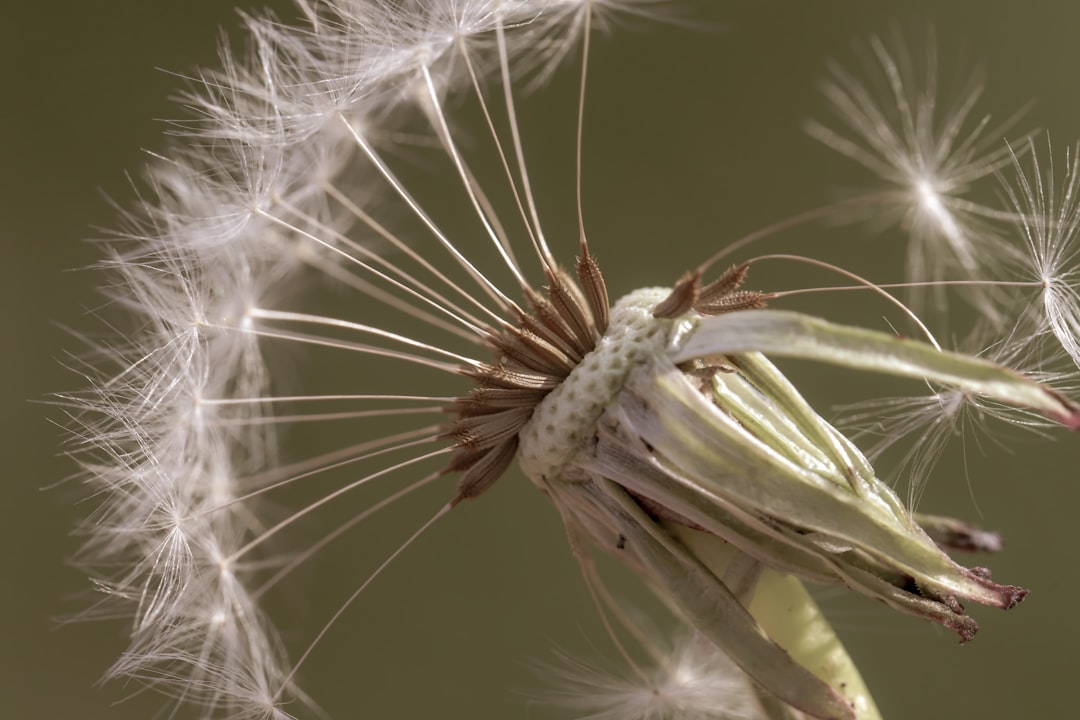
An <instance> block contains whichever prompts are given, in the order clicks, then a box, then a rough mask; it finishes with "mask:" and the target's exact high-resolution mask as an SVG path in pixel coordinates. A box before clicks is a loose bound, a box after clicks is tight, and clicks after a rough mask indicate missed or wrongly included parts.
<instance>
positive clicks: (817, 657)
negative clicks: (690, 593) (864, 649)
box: [667, 524, 882, 720]
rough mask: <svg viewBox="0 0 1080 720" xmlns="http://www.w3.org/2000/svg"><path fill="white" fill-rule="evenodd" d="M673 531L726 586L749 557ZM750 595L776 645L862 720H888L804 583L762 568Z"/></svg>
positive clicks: (752, 612) (687, 532) (714, 542)
mask: <svg viewBox="0 0 1080 720" xmlns="http://www.w3.org/2000/svg"><path fill="white" fill-rule="evenodd" d="M667 529H668V530H669V531H671V532H672V534H673V535H675V536H676V537H678V539H679V540H680V541H681V542H683V543H684V544H685V545H686V546H687V547H688V548H690V550H691V552H693V554H694V555H695V556H696V557H697V558H698V560H700V561H701V562H702V563H704V564H705V566H706V567H708V568H709V569H710V570H711V571H712V572H713V573H714V574H715V575H716V576H717V577H718V578H723V579H724V581H725V582H727V581H728V580H729V578H728V577H726V576H729V575H730V573H731V571H732V570H733V569H735V568H736V567H737V566H739V565H741V563H739V562H736V560H739V559H741V558H742V557H744V556H743V553H741V552H740V551H739V550H737V549H736V548H734V547H733V546H731V545H729V544H727V543H725V542H722V541H720V540H718V539H717V538H715V537H713V536H711V535H708V534H706V533H701V532H697V531H695V530H691V529H689V528H686V527H685V526H679V525H673V524H669V525H667ZM750 593H751V595H752V597H751V598H750V602H749V604H748V605H747V606H746V607H747V610H748V611H749V612H750V615H751V616H753V618H754V619H755V620H757V622H758V624H759V625H761V628H762V629H763V630H764V631H765V634H766V635H768V636H769V638H770V639H771V640H772V641H773V642H775V643H776V644H777V645H779V646H780V647H782V648H784V649H785V650H786V651H787V652H788V653H790V654H791V656H792V658H794V659H795V661H796V662H798V663H799V664H800V665H802V666H803V667H805V668H806V669H807V670H809V671H810V672H812V673H813V674H814V675H816V676H817V677H818V678H820V679H821V680H823V681H824V682H826V683H828V684H829V685H830V686H831V687H832V688H833V689H834V690H835V691H836V692H837V693H839V694H840V695H841V696H842V697H843V698H844V699H845V700H847V701H848V702H850V703H851V704H852V707H853V708H854V710H855V717H856V718H857V720H882V715H881V712H880V711H879V710H878V708H877V705H876V704H875V703H874V699H873V697H872V696H871V695H870V690H869V689H868V688H867V686H866V683H865V682H864V681H863V679H862V675H860V674H859V670H858V668H857V667H856V666H855V663H854V661H852V659H851V656H850V655H848V653H847V650H845V649H844V646H843V644H842V643H841V642H840V638H839V637H837V635H836V632H835V631H834V630H833V628H832V626H831V625H830V624H829V621H828V620H826V619H825V616H824V615H823V614H822V612H821V609H820V608H819V607H818V605H817V603H816V602H814V599H813V598H812V597H811V596H810V593H808V592H807V591H806V588H805V587H804V586H803V584H802V582H801V581H799V580H798V579H797V578H795V577H793V576H792V575H788V574H787V573H781V572H777V571H776V570H772V569H770V568H769V567H766V566H762V567H761V569H760V574H759V576H758V579H757V583H756V585H755V586H754V588H753V589H752V590H751V591H750ZM741 600H742V601H743V603H744V604H745V603H746V598H741Z"/></svg>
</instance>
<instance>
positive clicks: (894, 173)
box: [806, 31, 1019, 317]
mask: <svg viewBox="0 0 1080 720" xmlns="http://www.w3.org/2000/svg"><path fill="white" fill-rule="evenodd" d="M928 36H929V37H928V38H927V41H926V42H925V43H921V44H920V51H919V53H918V55H913V54H912V53H911V52H909V51H908V50H907V49H906V44H905V42H904V40H903V39H902V37H901V35H900V33H899V31H894V33H893V35H892V37H891V38H890V40H888V41H885V40H882V39H881V38H878V37H871V38H870V39H869V40H868V41H867V42H866V43H865V44H863V45H859V46H858V50H859V56H858V57H859V60H860V62H859V67H860V69H862V70H863V71H864V72H866V73H868V74H869V75H870V77H869V79H868V80H867V79H865V78H863V77H862V76H861V75H855V74H852V73H851V72H849V71H848V70H846V69H845V68H844V66H843V65H841V64H839V63H833V64H832V65H831V66H830V73H829V77H828V79H827V80H825V81H824V82H823V84H822V91H823V93H824V94H825V97H826V98H827V99H828V101H829V103H830V105H831V106H832V109H833V111H834V113H835V115H836V122H837V123H838V124H839V128H840V129H833V128H832V127H830V125H829V124H826V123H823V122H819V121H816V120H815V121H809V122H807V123H806V131H807V132H808V133H809V134H810V135H811V136H812V137H814V138H816V139H817V140H819V141H821V142H822V143H824V144H825V145H827V146H828V147H830V148H832V149H833V150H835V151H837V152H839V153H841V154H842V155H845V156H847V157H849V158H851V159H852V160H854V161H855V162H857V163H859V164H860V165H862V166H863V167H865V168H866V169H868V170H870V171H871V172H872V173H874V175H876V176H877V177H878V178H879V179H880V180H881V181H883V183H884V186H885V189H884V190H883V196H882V198H881V201H879V202H877V203H875V204H874V205H875V206H874V207H873V209H872V211H875V212H876V211H877V210H878V209H879V208H880V206H881V204H882V203H883V202H884V203H885V204H886V205H887V206H889V207H893V208H895V209H896V210H895V211H894V213H893V214H887V215H885V216H882V215H880V214H879V215H875V216H874V219H875V222H877V223H882V222H883V220H884V218H889V219H891V220H893V221H896V220H898V221H899V222H900V224H902V226H903V227H904V229H905V230H906V232H907V234H908V237H909V243H908V246H907V279H908V280H909V281H910V282H917V283H921V284H920V285H918V286H917V289H918V290H921V291H922V293H926V292H930V293H931V295H930V297H929V300H930V301H931V302H932V303H933V305H934V306H935V307H938V308H940V307H942V303H943V302H944V295H943V290H944V287H945V286H943V285H940V284H937V283H935V282H934V281H942V280H946V279H953V280H955V279H969V280H985V279H986V278H987V277H992V276H994V275H995V274H996V273H997V272H998V271H999V266H1000V264H1002V263H1004V262H1006V260H1007V259H1008V258H1009V257H1010V256H1011V255H1012V253H1011V250H1012V246H1011V244H1010V243H1009V241H1008V240H1007V239H1006V238H1005V237H1003V236H1002V233H1001V232H1000V231H999V230H998V228H997V227H995V225H994V222H993V221H994V220H1001V219H1008V218H1009V217H1010V216H1009V214H1008V213H1007V212H1004V211H1000V210H997V209H995V208H993V207H990V206H988V205H985V204H982V203H979V202H975V201H973V200H972V199H970V195H971V192H972V190H973V186H975V185H976V184H977V183H978V182H979V181H980V180H982V179H984V178H987V177H993V175H994V173H995V172H996V171H998V170H1000V169H1001V168H1003V167H1006V166H1007V165H1008V164H1009V151H1008V148H1007V146H1005V145H1004V144H1003V143H1002V142H1001V138H1002V136H1003V135H1004V134H1005V133H1006V132H1007V131H1008V130H1009V129H1010V128H1011V127H1012V126H1013V125H1014V124H1015V122H1016V120H1017V117H1014V118H1012V119H1010V120H1008V121H1006V122H1004V123H1002V124H1000V125H993V124H991V119H990V117H989V116H987V115H984V116H981V117H980V116H978V115H976V114H975V112H976V107H977V106H978V104H979V101H980V99H981V97H982V95H983V85H982V82H981V80H980V79H979V77H978V76H977V75H972V76H971V78H970V79H969V80H968V81H967V82H966V84H963V85H961V86H959V87H957V88H945V89H942V88H941V87H939V81H938V78H937V73H938V67H937V65H938V56H937V50H936V42H935V40H934V38H933V34H932V33H928ZM1018 115H1019V114H1018ZM928 281H930V283H931V284H930V285H929V286H928V285H926V284H925V283H927V282H928ZM964 289H965V290H966V292H967V295H968V297H969V299H970V300H971V301H972V302H973V303H974V305H975V306H976V307H977V308H978V310H979V311H980V312H981V313H982V314H983V315H985V316H988V317H998V316H999V311H998V310H997V306H998V304H999V302H1000V301H999V300H997V299H996V297H995V295H996V294H995V292H994V290H995V288H994V286H988V285H985V284H981V283H980V284H975V285H969V286H966V287H965V288H964ZM913 300H914V301H916V302H919V303H920V304H921V294H919V293H916V294H915V295H914V296H913ZM916 307H919V306H918V305H917V306H916Z"/></svg>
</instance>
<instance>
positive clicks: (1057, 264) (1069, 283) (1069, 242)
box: [1005, 141, 1080, 367]
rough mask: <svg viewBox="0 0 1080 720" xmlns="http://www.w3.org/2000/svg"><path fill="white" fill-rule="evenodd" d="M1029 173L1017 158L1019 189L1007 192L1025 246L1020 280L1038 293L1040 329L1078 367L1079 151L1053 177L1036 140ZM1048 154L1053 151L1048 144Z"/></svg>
mask: <svg viewBox="0 0 1080 720" xmlns="http://www.w3.org/2000/svg"><path fill="white" fill-rule="evenodd" d="M1028 151H1029V153H1030V155H1031V169H1030V171H1028V172H1025V171H1024V168H1023V167H1022V165H1021V161H1020V158H1019V157H1018V156H1016V155H1014V156H1013V166H1014V168H1015V171H1016V181H1015V185H1013V184H1007V185H1006V186H1005V189H1006V193H1007V194H1008V197H1009V199H1010V201H1011V202H1012V205H1013V207H1014V208H1015V209H1016V214H1017V218H1018V220H1017V231H1018V234H1019V236H1020V237H1022V238H1023V240H1024V242H1025V243H1026V245H1027V253H1026V255H1025V262H1024V263H1023V264H1022V265H1021V273H1022V279H1023V280H1026V281H1027V282H1029V283H1031V284H1033V285H1034V286H1035V287H1038V288H1039V289H1040V295H1041V299H1042V308H1041V313H1039V314H1038V317H1039V318H1040V324H1041V325H1042V327H1041V328H1040V329H1039V330H1037V331H1032V332H1031V333H1030V334H1031V335H1039V334H1042V333H1045V332H1047V331H1049V332H1050V333H1052V334H1053V337H1054V338H1055V339H1056V341H1057V343H1058V344H1059V345H1060V346H1061V347H1062V348H1063V349H1064V350H1065V352H1067V353H1068V355H1069V357H1070V358H1072V360H1073V362H1074V363H1076V365H1077V366H1078V367H1080V291H1078V290H1077V287H1080V262H1078V261H1080V245H1078V244H1077V241H1078V236H1080V177H1078V174H1077V171H1076V148H1073V149H1072V151H1071V152H1067V153H1066V154H1065V162H1064V165H1065V167H1064V172H1063V175H1062V177H1061V178H1060V179H1059V178H1058V177H1056V176H1055V172H1054V163H1053V158H1052V157H1051V158H1050V159H1049V162H1048V166H1047V167H1046V169H1045V170H1043V169H1042V168H1041V167H1040V165H1039V158H1038V155H1037V152H1036V148H1035V144H1034V141H1029V144H1028ZM1047 152H1048V153H1049V152H1050V147H1049V142H1048V143H1047Z"/></svg>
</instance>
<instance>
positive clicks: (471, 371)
mask: <svg viewBox="0 0 1080 720" xmlns="http://www.w3.org/2000/svg"><path fill="white" fill-rule="evenodd" d="M576 274H577V280H576V281H575V279H574V278H573V277H572V276H571V275H570V274H569V273H567V272H566V271H564V270H562V269H559V268H555V269H552V270H548V271H547V288H546V291H545V293H544V294H543V295H541V294H539V293H535V292H530V293H528V301H529V311H528V312H521V313H520V314H519V316H518V317H516V318H514V322H513V323H507V324H506V325H505V326H504V327H503V329H502V330H501V331H500V332H498V333H497V334H494V333H493V334H492V335H490V336H489V337H488V338H487V339H486V344H487V345H488V347H490V348H491V350H492V353H493V354H494V356H495V360H494V361H493V362H492V363H491V364H489V365H484V366H481V367H480V368H466V369H462V371H461V372H462V374H463V375H465V376H466V377H469V378H470V379H472V380H473V382H474V386H473V388H472V390H470V391H469V393H468V394H466V395H464V396H462V397H460V398H458V399H457V401H456V402H455V403H454V406H453V408H452V410H451V411H452V412H453V413H454V414H455V415H456V416H457V417H456V419H455V420H454V422H453V423H452V424H451V425H450V427H449V428H448V429H447V431H446V432H445V433H443V435H442V437H444V438H447V439H450V440H453V441H454V448H455V452H454V456H453V459H452V460H451V461H450V464H449V465H448V466H447V468H446V472H461V473H462V476H461V479H460V481H459V483H458V494H457V497H456V498H455V499H454V501H453V502H454V503H457V502H460V501H461V500H465V499H467V498H473V497H476V496H478V495H480V494H482V493H483V492H484V491H485V490H487V489H488V488H489V487H491V486H492V485H493V484H494V483H495V481H496V480H498V478H499V476H501V475H502V474H503V473H504V472H505V471H506V469H507V467H509V465H510V463H511V462H512V461H513V459H514V454H515V453H516V452H517V446H518V433H519V432H520V431H521V429H522V428H524V427H525V425H526V423H528V422H529V419H530V418H531V417H532V413H533V410H534V409H535V408H536V406H537V405H538V404H539V403H540V401H541V400H543V399H544V397H545V396H546V395H547V394H548V393H549V392H551V391H552V390H554V389H555V388H556V387H558V386H559V385H560V384H561V383H562V381H563V380H565V379H566V377H567V376H568V375H569V374H570V373H571V372H572V371H573V369H574V368H575V367H577V365H578V363H580V362H581V360H582V358H584V357H585V356H586V355H587V354H588V353H589V352H591V351H592V349H593V348H594V347H596V343H597V342H598V341H599V339H600V338H601V337H603V334H604V332H605V331H606V330H607V324H608V295H607V288H606V286H605V284H604V279H603V276H602V275H601V274H600V269H599V267H598V266H597V264H596V262H595V261H594V260H593V259H592V257H590V256H589V255H588V253H585V254H584V255H583V257H581V258H579V259H578V262H577V273H576ZM579 282H580V284H579Z"/></svg>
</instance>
